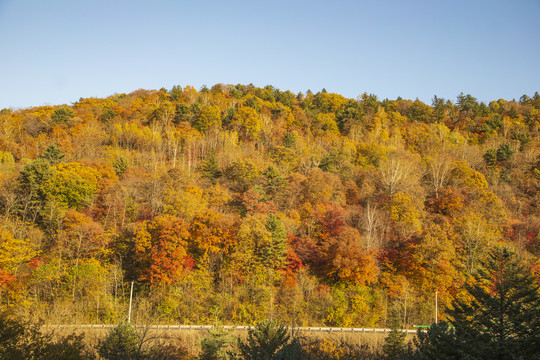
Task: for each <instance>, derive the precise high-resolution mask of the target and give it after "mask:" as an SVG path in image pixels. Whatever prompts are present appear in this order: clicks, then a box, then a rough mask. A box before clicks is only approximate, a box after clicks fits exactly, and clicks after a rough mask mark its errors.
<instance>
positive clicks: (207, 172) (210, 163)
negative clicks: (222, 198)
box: [201, 150, 222, 183]
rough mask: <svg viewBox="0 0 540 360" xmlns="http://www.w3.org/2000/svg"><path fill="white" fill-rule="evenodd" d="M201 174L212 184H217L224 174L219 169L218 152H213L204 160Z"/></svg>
mask: <svg viewBox="0 0 540 360" xmlns="http://www.w3.org/2000/svg"><path fill="white" fill-rule="evenodd" d="M201 173H202V176H203V177H205V178H207V179H209V180H210V181H212V183H215V182H216V179H218V178H220V177H221V175H222V173H221V170H220V169H219V163H218V159H217V155H216V151H215V150H212V151H210V153H209V154H208V156H207V157H206V159H204V161H203V163H202V166H201Z"/></svg>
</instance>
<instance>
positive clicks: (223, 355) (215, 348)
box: [198, 328, 233, 360]
mask: <svg viewBox="0 0 540 360" xmlns="http://www.w3.org/2000/svg"><path fill="white" fill-rule="evenodd" d="M231 332H232V330H228V331H225V330H224V329H223V328H216V329H212V330H208V334H207V335H206V336H205V337H204V338H203V339H202V340H201V353H200V355H199V357H198V359H199V360H225V359H228V358H229V357H228V353H229V352H230V350H229V349H228V348H229V345H230V344H232V342H233V338H232V337H230V336H229V335H230V334H231Z"/></svg>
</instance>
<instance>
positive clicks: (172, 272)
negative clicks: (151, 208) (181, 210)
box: [133, 215, 189, 285]
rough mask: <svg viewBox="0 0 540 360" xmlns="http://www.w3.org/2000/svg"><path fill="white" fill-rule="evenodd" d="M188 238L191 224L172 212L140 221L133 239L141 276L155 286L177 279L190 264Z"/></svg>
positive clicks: (139, 276) (137, 270) (136, 268)
mask: <svg viewBox="0 0 540 360" xmlns="http://www.w3.org/2000/svg"><path fill="white" fill-rule="evenodd" d="M188 239H189V231H188V225H187V224H186V223H185V222H184V221H183V220H182V219H180V218H177V217H174V216H172V215H160V216H157V217H156V218H154V219H153V220H152V221H144V222H142V223H140V224H139V225H138V226H137V230H136V232H135V234H134V239H133V256H134V257H135V258H134V261H135V263H136V264H137V265H136V267H135V268H134V270H135V271H136V272H137V273H138V279H139V280H141V281H147V282H149V283H150V284H153V285H158V284H160V283H166V284H170V283H172V282H174V281H177V280H178V279H179V278H180V276H181V275H182V273H183V271H184V269H185V268H186V266H187V265H188V264H189V261H188V256H187V252H186V247H187V242H188Z"/></svg>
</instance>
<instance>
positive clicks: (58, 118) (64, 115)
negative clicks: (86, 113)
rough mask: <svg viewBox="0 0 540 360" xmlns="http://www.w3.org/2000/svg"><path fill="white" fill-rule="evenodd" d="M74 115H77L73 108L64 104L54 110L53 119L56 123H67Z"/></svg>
mask: <svg viewBox="0 0 540 360" xmlns="http://www.w3.org/2000/svg"><path fill="white" fill-rule="evenodd" d="M73 117H75V113H74V112H73V110H72V109H71V108H69V107H67V106H62V107H59V108H58V109H56V110H54V113H53V114H52V115H51V120H52V122H53V124H55V125H56V124H65V123H67V122H68V121H69V120H71V119H72V118H73Z"/></svg>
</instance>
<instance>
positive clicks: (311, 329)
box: [45, 324, 417, 334]
mask: <svg viewBox="0 0 540 360" xmlns="http://www.w3.org/2000/svg"><path fill="white" fill-rule="evenodd" d="M115 326H116V325H101V324H98V325H47V326H45V327H50V328H55V329H111V328H114V327H115ZM134 327H135V328H139V329H151V330H211V329H214V328H216V327H215V326H214V325H134ZM219 328H221V329H224V330H240V331H242V330H243V331H247V330H250V329H253V328H254V327H253V326H231V325H225V326H219ZM287 329H289V330H292V331H300V332H329V333H333V332H335V333H346V332H348V333H389V332H390V331H391V329H379V328H342V327H320V326H313V327H287ZM402 331H403V332H405V333H407V334H416V331H417V330H410V329H405V330H402Z"/></svg>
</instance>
